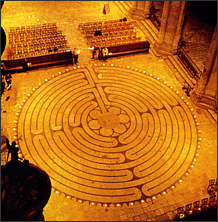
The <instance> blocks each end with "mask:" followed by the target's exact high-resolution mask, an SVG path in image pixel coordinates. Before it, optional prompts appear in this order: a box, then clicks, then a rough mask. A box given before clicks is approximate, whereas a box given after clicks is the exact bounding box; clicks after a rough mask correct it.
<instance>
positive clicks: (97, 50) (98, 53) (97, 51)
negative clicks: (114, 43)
mask: <svg viewBox="0 0 218 222" xmlns="http://www.w3.org/2000/svg"><path fill="white" fill-rule="evenodd" d="M89 49H90V50H91V51H92V59H103V60H104V61H107V58H108V48H106V47H103V48H101V47H95V46H93V47H90V48H89Z"/></svg>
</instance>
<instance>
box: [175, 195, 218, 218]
mask: <svg viewBox="0 0 218 222" xmlns="http://www.w3.org/2000/svg"><path fill="white" fill-rule="evenodd" d="M216 207H217V197H216V196H215V195H214V196H210V197H209V198H204V199H202V200H201V201H195V202H194V203H191V204H187V205H185V206H182V207H178V208H177V217H178V219H179V218H180V219H181V218H183V217H186V216H189V215H191V214H194V213H199V212H201V211H202V210H208V209H209V208H216Z"/></svg>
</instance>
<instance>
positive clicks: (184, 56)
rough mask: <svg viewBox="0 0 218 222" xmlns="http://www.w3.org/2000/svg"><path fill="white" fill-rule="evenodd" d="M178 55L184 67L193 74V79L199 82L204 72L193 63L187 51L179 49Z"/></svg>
mask: <svg viewBox="0 0 218 222" xmlns="http://www.w3.org/2000/svg"><path fill="white" fill-rule="evenodd" d="M177 55H178V56H179V58H180V59H181V61H182V63H183V64H184V66H185V67H186V68H187V69H188V71H189V73H190V74H191V77H192V78H194V79H195V80H199V79H200V77H201V74H202V72H201V70H200V69H199V68H198V67H197V66H196V64H195V63H194V62H193V60H192V59H191V58H190V56H189V55H188V54H187V53H186V52H185V50H184V49H182V48H179V49H178V50H177Z"/></svg>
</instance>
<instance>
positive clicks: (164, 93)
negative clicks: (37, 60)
mask: <svg viewBox="0 0 218 222" xmlns="http://www.w3.org/2000/svg"><path fill="white" fill-rule="evenodd" d="M37 84H38V85H37V86H36V87H35V88H33V90H32V92H30V93H29V94H28V96H27V99H26V100H24V102H23V104H21V105H20V109H19V111H18V113H17V117H16V118H17V120H15V122H17V123H16V124H17V125H16V127H15V129H14V130H15V135H16V137H15V138H17V144H18V147H19V149H20V151H21V153H22V155H23V156H24V158H25V159H28V160H29V161H30V162H32V163H34V164H36V165H38V166H40V167H41V168H42V169H43V170H45V171H46V172H47V173H48V174H49V176H50V179H51V182H52V187H53V188H54V189H55V190H57V192H60V193H64V194H65V195H66V196H67V197H68V198H76V199H77V200H80V202H81V201H89V202H90V203H91V202H92V203H93V204H94V203H100V204H104V203H105V204H123V203H134V201H142V200H146V199H151V200H152V198H156V197H157V196H158V195H163V194H165V193H166V195H167V190H169V189H173V188H176V186H179V183H180V182H182V181H183V180H187V179H188V176H187V175H188V174H189V173H190V172H191V170H190V169H191V168H192V167H193V166H194V165H193V164H194V161H195V158H196V154H197V149H198V145H199V139H200V138H198V126H197V125H198V123H197V120H196V116H194V114H193V112H192V108H191V107H190V105H189V103H188V102H187V101H186V98H183V97H182V96H181V95H179V93H178V92H176V91H175V90H174V88H173V87H172V86H169V85H168V84H167V83H166V82H163V81H161V79H159V77H155V76H153V75H152V74H150V73H145V71H143V70H142V71H139V70H137V69H131V68H129V67H125V68H123V67H115V66H114V65H113V64H109V65H105V64H102V65H101V66H98V65H95V66H91V65H90V66H86V67H74V69H72V70H68V69H67V70H66V71H65V72H59V73H54V75H52V76H51V78H50V79H45V82H44V83H37ZM197 155H198V154H197Z"/></svg>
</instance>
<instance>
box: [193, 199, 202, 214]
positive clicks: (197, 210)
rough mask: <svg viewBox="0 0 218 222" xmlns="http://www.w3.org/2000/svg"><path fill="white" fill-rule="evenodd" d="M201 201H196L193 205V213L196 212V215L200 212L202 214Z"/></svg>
mask: <svg viewBox="0 0 218 222" xmlns="http://www.w3.org/2000/svg"><path fill="white" fill-rule="evenodd" d="M200 204H201V203H200V201H199V200H198V201H195V202H194V203H193V211H194V212H196V213H198V212H200V211H201V206H200Z"/></svg>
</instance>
